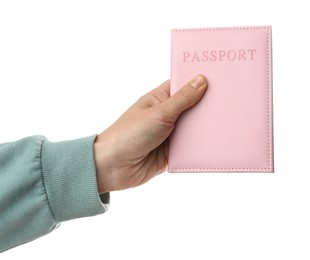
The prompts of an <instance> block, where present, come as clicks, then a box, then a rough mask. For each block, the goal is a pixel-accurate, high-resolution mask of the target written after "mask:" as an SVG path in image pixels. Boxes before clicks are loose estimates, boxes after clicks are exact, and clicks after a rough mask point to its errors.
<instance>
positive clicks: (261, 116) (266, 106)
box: [168, 26, 274, 172]
mask: <svg viewBox="0 0 310 260" xmlns="http://www.w3.org/2000/svg"><path fill="white" fill-rule="evenodd" d="M171 41H172V42H171V87H170V92H171V95H173V94H174V93H175V92H176V91H178V89H180V88H181V87H182V86H183V85H184V84H185V83H187V82H188V81H189V80H190V79H191V78H193V77H194V76H196V75H197V74H202V75H204V76H205V77H206V78H207V80H208V89H207V91H206V93H205V95H204V96H203V98H202V99H201V100H200V102H199V103H197V104H196V105H195V106H194V107H192V108H190V109H189V110H187V111H185V112H184V113H183V114H182V115H181V116H180V117H179V119H178V121H177V124H176V126H175V129H174V131H173V133H172V135H171V136H170V139H169V158H168V171H169V172H274V163H273V161H274V160H273V119H272V117H273V111H272V48H271V26H252V27H250V26H246V27H223V28H201V29H174V30H172V39H171Z"/></svg>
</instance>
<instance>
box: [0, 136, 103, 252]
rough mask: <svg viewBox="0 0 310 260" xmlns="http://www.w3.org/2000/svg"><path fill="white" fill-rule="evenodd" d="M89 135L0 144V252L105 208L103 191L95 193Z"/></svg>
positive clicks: (31, 139)
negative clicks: (53, 140) (68, 221)
mask: <svg viewBox="0 0 310 260" xmlns="http://www.w3.org/2000/svg"><path fill="white" fill-rule="evenodd" d="M95 138H96V136H95V135H94V136H90V137H86V138H81V139H77V140H72V141H66V142H55V143H53V142H49V141H48V140H47V139H46V138H45V137H43V136H32V137H27V138H24V139H22V140H19V141H16V142H12V143H5V144H0V252H2V251H4V250H7V249H10V248H12V247H14V246H17V245H20V244H23V243H26V242H28V241H31V240H33V239H36V238H38V237H40V236H42V235H45V234H47V233H49V232H51V231H52V230H53V229H55V228H56V227H58V226H59V224H60V223H61V222H63V221H66V220H70V219H74V218H80V217H87V216H93V215H97V214H100V213H103V212H105V211H106V210H107V207H108V203H109V194H108V193H107V194H104V196H99V194H98V191H97V182H96V168H95V163H94V152H93V142H94V139H95Z"/></svg>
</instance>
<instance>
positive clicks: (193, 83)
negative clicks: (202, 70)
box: [190, 75, 206, 88]
mask: <svg viewBox="0 0 310 260" xmlns="http://www.w3.org/2000/svg"><path fill="white" fill-rule="evenodd" d="M205 82H206V80H205V78H204V77H203V76H201V75H198V76H196V77H195V78H193V80H192V81H191V82H190V85H191V86H192V87H194V88H199V87H201V86H202V85H203V84H204V83H205Z"/></svg>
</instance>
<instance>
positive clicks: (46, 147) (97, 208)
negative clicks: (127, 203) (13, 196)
mask: <svg viewBox="0 0 310 260" xmlns="http://www.w3.org/2000/svg"><path fill="white" fill-rule="evenodd" d="M95 138H96V135H93V136H90V137H85V138H81V139H77V140H72V141H65V142H55V143H53V142H49V141H48V140H44V142H43V143H42V151H41V161H42V174H43V181H44V186H45V189H46V194H47V199H48V203H49V205H50V208H51V211H52V214H53V217H54V219H55V221H56V222H57V223H60V222H62V221H66V220H70V219H74V218H81V217H87V216H93V215H97V214H100V213H103V212H105V211H106V210H107V208H108V204H109V197H110V194H109V193H107V194H103V195H101V196H99V194H98V189H97V180H96V167H95V161H94V149H93V143H94V140H95Z"/></svg>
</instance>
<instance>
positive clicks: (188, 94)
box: [162, 75, 208, 119]
mask: <svg viewBox="0 0 310 260" xmlns="http://www.w3.org/2000/svg"><path fill="white" fill-rule="evenodd" d="M207 86H208V82H207V80H206V78H205V77H204V76H202V75H197V76H196V77H194V78H193V79H191V80H190V81H189V82H188V83H187V84H185V86H183V87H182V88H181V89H180V90H178V91H177V92H176V93H175V94H174V95H173V96H171V97H170V98H169V99H167V100H166V101H165V102H163V103H162V109H163V112H164V113H168V114H170V115H174V116H175V118H176V119H177V117H178V116H179V115H180V114H181V113H182V112H183V111H184V110H186V109H188V108H190V107H191V106H193V105H194V104H196V103H197V102H198V101H199V100H200V99H201V98H202V96H203V94H204V93H205V91H206V89H207Z"/></svg>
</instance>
